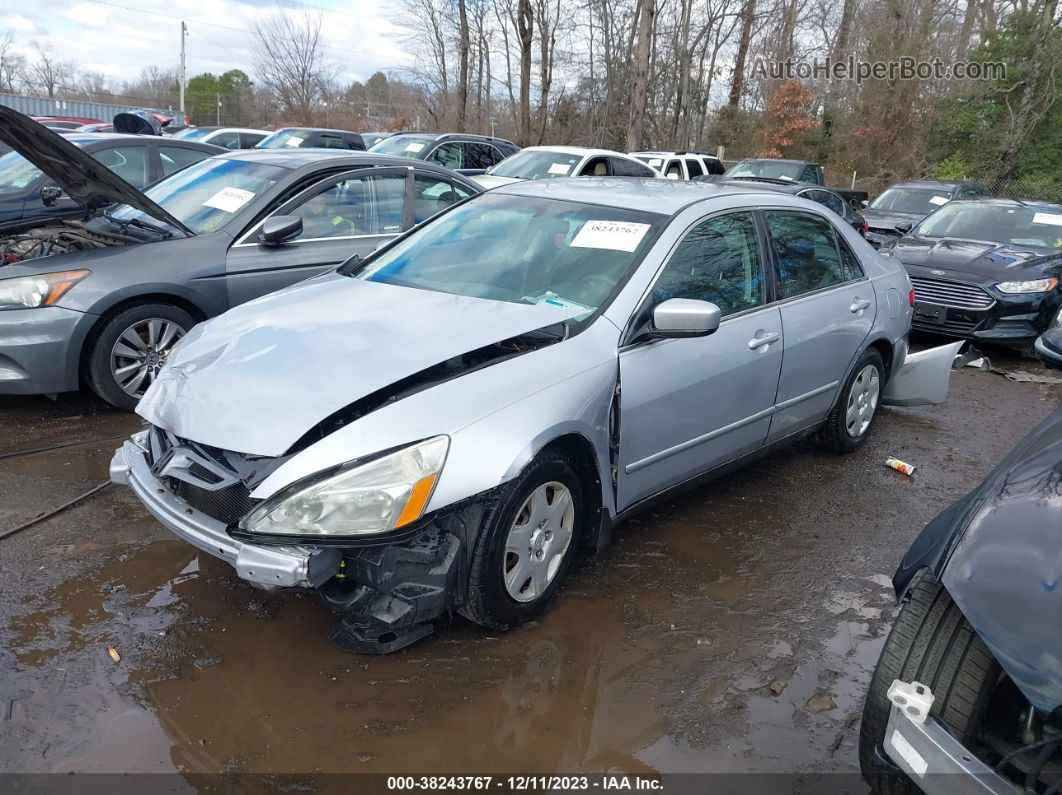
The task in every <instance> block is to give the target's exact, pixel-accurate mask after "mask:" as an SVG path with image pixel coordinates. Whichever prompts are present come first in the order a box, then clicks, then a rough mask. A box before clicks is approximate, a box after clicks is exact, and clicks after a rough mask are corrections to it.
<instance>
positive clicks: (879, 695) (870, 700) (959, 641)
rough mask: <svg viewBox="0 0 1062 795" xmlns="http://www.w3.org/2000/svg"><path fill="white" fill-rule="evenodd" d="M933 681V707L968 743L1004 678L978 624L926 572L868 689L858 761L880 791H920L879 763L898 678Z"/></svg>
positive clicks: (894, 628)
mask: <svg viewBox="0 0 1062 795" xmlns="http://www.w3.org/2000/svg"><path fill="white" fill-rule="evenodd" d="M896 679H900V680H901V681H904V682H907V683H911V682H913V681H917V682H921V683H922V684H924V685H928V686H929V689H930V690H931V691H932V693H933V696H934V699H933V707H932V709H931V711H930V714H931V715H932V716H934V717H935V718H937V720H939V721H940V722H941V723H942V724H943V725H944V727H945V728H946V729H947V730H948V731H949V732H951V733H952V734H953V735H954V736H955V737H956V738H957V739H958V740H959V741H960V742H961V743H963V744H964V745H967V746H968V745H969V744H970V743H971V742H972V741H973V739H974V737H975V736H976V734H977V732H978V730H979V729H980V728H981V724H982V721H983V719H984V717H985V711H986V709H987V708H988V703H989V700H990V699H991V697H992V694H993V692H995V689H996V685H997V684H998V682H999V679H1000V667H999V664H998V663H996V661H995V659H994V658H993V657H992V653H991V652H990V651H989V650H988V647H987V646H985V644H984V642H983V641H982V640H981V638H979V637H978V636H977V633H975V632H974V631H973V628H972V627H971V626H970V624H969V623H968V622H967V621H966V618H965V617H964V616H963V614H962V613H961V612H960V611H959V608H958V606H956V604H955V603H954V602H953V601H952V600H951V597H950V596H949V595H948V592H947V591H946V590H944V587H943V586H942V585H941V584H940V583H939V582H937V580H936V579H935V578H934V577H932V576H930V575H928V574H927V575H925V576H923V577H922V578H921V579H920V580H919V581H918V582H917V583H916V584H915V585H914V586H913V587H912V588H911V590H910V592H909V596H908V599H907V601H906V602H905V603H904V605H903V607H902V608H901V610H900V614H899V615H898V616H897V617H896V623H894V624H893V626H892V631H891V632H890V633H889V637H888V638H887V639H886V640H885V646H884V648H883V649H882V650H881V657H879V658H878V665H877V667H876V668H875V669H874V676H873V677H872V678H871V680H870V687H869V688H868V690H867V700H866V704H865V705H864V707H863V721H862V724H861V725H860V728H859V766H860V768H861V769H862V771H863V777H864V778H866V780H867V783H869V784H870V786H871V787H872V788H873V790H874V791H875V792H877V793H881V795H898V794H899V793H905V794H906V793H915V792H917V791H918V789H917V787H915V786H914V784H913V783H912V782H911V781H910V780H909V779H908V778H907V777H906V776H903V775H898V774H894V773H889V772H887V771H886V770H884V769H883V768H882V767H881V766H880V765H879V764H876V763H875V759H876V758H877V754H878V753H881V754H882V755H884V751H883V750H881V751H879V750H878V749H882V748H883V746H884V743H885V729H886V727H887V725H888V722H889V711H890V709H891V702H890V701H889V697H888V690H889V686H890V685H892V683H893V681H894V680H896Z"/></svg>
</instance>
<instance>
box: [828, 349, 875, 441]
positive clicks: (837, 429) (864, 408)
mask: <svg viewBox="0 0 1062 795" xmlns="http://www.w3.org/2000/svg"><path fill="white" fill-rule="evenodd" d="M884 376H885V364H884V363H883V362H882V360H881V354H880V353H878V352H877V351H876V350H874V349H873V348H868V349H867V350H865V351H863V355H862V356H860V357H859V361H857V362H856V365H855V367H853V368H852V372H851V374H850V375H849V376H848V380H847V381H845V384H844V388H843V389H842V390H841V393H840V395H839V396H838V397H837V402H836V403H835V404H834V406H833V409H832V410H831V411H830V414H829V416H828V417H827V418H826V422H825V424H824V425H823V426H822V430H821V431H820V432H819V439H820V441H821V442H822V445H823V446H824V447H826V448H827V449H829V450H833V451H834V452H836V453H853V452H855V451H856V450H858V449H859V448H860V447H862V446H863V445H864V444H865V443H866V440H867V435H868V434H869V433H870V428H871V426H872V425H873V424H874V420H875V419H876V418H877V413H878V401H879V400H880V398H881V388H882V385H883V382H884Z"/></svg>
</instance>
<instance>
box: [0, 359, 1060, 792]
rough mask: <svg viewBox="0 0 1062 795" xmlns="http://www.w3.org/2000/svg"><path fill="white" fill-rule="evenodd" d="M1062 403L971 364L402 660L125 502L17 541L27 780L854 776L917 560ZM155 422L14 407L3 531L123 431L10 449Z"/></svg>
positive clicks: (0, 510)
mask: <svg viewBox="0 0 1062 795" xmlns="http://www.w3.org/2000/svg"><path fill="white" fill-rule="evenodd" d="M993 363H994V364H995V365H996V366H997V367H1000V368H1002V369H1005V370H1021V371H1025V372H1031V373H1038V374H1046V371H1045V370H1044V369H1042V368H1040V367H1039V366H1038V365H1037V364H1035V363H1032V362H1028V361H1022V360H1019V359H1016V358H1008V357H1006V356H1001V355H997V356H994V357H993ZM1060 402H1062V387H1060V386H1056V385H1044V384H1039V383H1017V382H1014V381H1011V380H1008V379H1006V378H1004V377H1002V376H1000V375H996V374H992V373H987V372H982V371H977V370H973V369H970V368H966V369H963V370H959V371H956V372H955V374H954V376H953V379H952V391H951V396H950V399H949V400H948V402H947V403H946V404H944V405H942V406H937V407H930V408H918V409H903V410H897V409H892V410H885V411H883V413H882V415H881V416H880V418H879V423H878V425H877V427H876V430H875V431H874V434H873V437H872V438H871V439H870V442H869V443H868V444H867V445H866V446H865V447H864V448H863V449H862V450H861V451H859V452H858V453H856V454H855V455H853V456H849V457H836V456H833V455H830V454H827V453H824V452H822V451H820V450H818V449H816V448H815V447H814V446H812V445H810V444H801V445H799V446H797V447H795V448H791V449H790V450H787V451H784V452H782V453H779V454H776V455H774V456H772V457H770V458H767V459H765V460H763V461H761V462H759V463H757V464H754V465H753V466H751V467H749V468H747V469H745V470H744V471H741V472H738V473H736V474H733V475H731V476H729V477H726V478H725V479H723V480H720V481H717V482H716V483H714V484H711V485H709V486H707V487H704V488H702V489H700V490H698V491H696V492H694V493H691V494H689V495H687V496H684V497H682V498H680V499H676V500H674V501H673V502H670V503H668V504H666V505H663V506H661V507H658V508H656V509H654V510H653V511H652V512H650V513H647V514H643V515H642V516H640V517H638V518H636V519H633V520H631V521H629V522H627V523H626V524H625V525H623V526H621V527H620V528H618V530H617V533H616V537H615V543H614V544H613V546H612V547H611V548H610V549H609V550H608V551H607V552H606V553H605V554H604V556H603V557H602V558H600V559H599V560H596V561H590V560H586V559H584V560H583V561H582V562H581V563H580V564H579V565H577V566H576V567H574V568H573V571H572V574H571V576H570V577H569V581H568V583H567V586H566V587H565V588H564V589H563V592H562V593H561V594H560V598H559V599H558V600H557V601H556V603H555V606H554V607H553V609H551V610H550V611H549V612H548V614H547V615H546V616H545V617H544V618H543V620H541V621H539V622H536V623H534V624H532V625H529V626H527V627H524V628H522V629H519V630H517V631H514V632H511V633H508V634H505V635H501V636H499V635H495V634H490V633H488V632H485V631H484V630H482V629H480V628H478V627H476V626H473V625H471V624H469V623H468V622H466V621H464V620H463V619H460V618H455V619H454V620H453V622H452V623H451V624H450V625H449V626H443V627H440V628H439V631H437V632H436V634H435V635H434V636H432V637H430V638H428V639H427V640H425V641H422V642H421V643H419V644H417V645H416V646H414V647H412V648H410V649H407V650H406V651H403V652H400V653H398V654H395V655H392V656H389V657H371V658H370V657H358V656H354V655H350V654H346V653H344V652H342V651H340V650H339V649H337V648H335V647H333V646H332V645H331V643H330V641H329V640H328V632H329V629H330V627H331V624H332V618H331V617H330V616H329V614H327V613H326V612H325V610H324V609H323V608H322V606H321V605H320V604H319V603H318V602H317V601H316V600H315V599H314V598H312V597H309V596H300V595H293V594H274V595H270V594H264V593H262V592H259V591H255V590H253V589H251V588H250V587H249V586H247V585H245V584H244V583H242V582H240V581H239V580H238V579H237V578H236V577H235V576H234V574H233V573H232V572H231V570H230V569H229V568H228V567H227V566H226V565H224V564H222V563H220V562H219V561H216V560H214V559H213V558H210V557H207V556H206V555H203V554H201V553H198V552H197V551H196V550H194V549H193V548H192V547H190V546H188V545H187V544H185V543H182V542H180V541H177V540H175V539H174V538H172V537H171V536H170V535H169V534H168V533H167V532H166V531H165V530H163V529H162V528H161V527H160V526H158V525H157V524H156V523H155V522H154V521H153V520H152V519H151V518H150V517H149V516H148V515H147V513H146V512H145V511H144V510H143V509H142V508H141V507H140V505H139V504H138V503H137V501H136V500H135V499H134V498H133V497H132V496H131V494H130V493H129V492H128V491H126V490H124V489H121V488H119V487H111V488H109V489H107V490H105V491H103V492H102V493H101V494H99V495H97V496H95V497H94V498H92V499H90V500H88V501H86V502H85V503H83V504H81V505H78V506H77V507H74V508H72V509H71V510H68V511H66V512H64V513H62V514H61V515H59V516H57V517H55V518H53V519H50V520H48V521H46V522H44V523H41V524H38V525H36V526H34V527H31V528H29V529H27V530H24V531H22V532H20V533H18V534H17V535H13V536H10V537H8V538H6V539H3V540H0V639H2V649H0V772H7V773H11V772H18V773H43V772H52V773H56V772H58V773H69V772H78V773H88V772H121V773H130V772H132V773H142V772H163V773H166V772H168V773H174V772H177V773H180V774H182V776H183V777H181V778H178V777H171V779H172V780H173V781H177V782H181V783H182V786H183V785H189V786H193V787H194V786H196V781H197V779H195V778H194V777H193V774H196V773H230V774H231V773H310V772H329V773H332V772H336V773H337V772H344V773H351V772H392V773H417V772H425V773H441V772H454V773H472V772H478V773H482V772H493V773H507V772H537V773H547V772H562V773H575V772H580V771H587V772H591V771H593V772H604V771H614V772H630V773H638V772H646V773H652V772H654V771H662V772H677V771H682V772H697V771H715V772H718V771H732V772H740V771H746V770H756V771H777V772H784V773H789V774H793V773H800V774H807V775H808V776H810V777H815V776H820V775H822V774H828V773H833V772H848V773H851V772H852V771H855V770H856V769H857V763H856V741H857V734H858V723H859V714H860V709H861V702H862V695H863V692H864V689H865V687H866V684H867V681H868V679H869V676H870V674H871V671H872V668H873V665H874V663H875V661H876V658H877V655H878V652H879V650H880V648H881V645H882V642H883V640H884V636H885V633H886V632H887V630H888V627H889V623H890V620H891V618H892V616H893V614H894V604H893V595H892V593H891V590H890V583H889V580H890V576H891V573H892V571H893V570H894V568H895V565H896V563H897V562H898V560H899V558H900V556H901V555H902V553H903V552H904V551H905V549H906V547H907V545H908V544H909V543H910V541H911V540H912V539H913V538H914V536H915V534H916V533H917V532H918V531H919V529H920V528H921V527H922V525H923V524H924V523H925V522H926V521H927V520H929V519H930V518H931V517H932V516H933V515H934V514H936V513H937V512H938V511H940V510H941V509H942V508H943V507H945V506H946V505H947V504H948V503H950V502H952V501H953V500H954V499H956V498H957V497H959V496H960V495H961V494H963V493H964V492H966V491H967V490H969V489H970V488H971V487H972V486H974V485H975V484H976V483H977V482H978V481H979V480H980V479H981V478H982V477H983V476H984V475H985V474H986V473H987V472H988V471H989V470H990V469H991V468H992V466H993V465H994V464H995V463H996V462H997V461H998V460H999V459H1000V458H1001V457H1002V456H1003V454H1004V453H1005V452H1006V451H1007V450H1008V449H1009V448H1010V447H1011V446H1012V445H1013V444H1014V443H1015V442H1016V441H1017V440H1018V439H1019V438H1021V437H1022V436H1023V435H1024V434H1025V433H1026V432H1027V431H1028V430H1029V429H1030V428H1032V426H1033V425H1034V424H1036V422H1037V421H1039V420H1040V419H1041V418H1043V417H1044V416H1046V415H1047V414H1048V413H1049V411H1050V410H1051V409H1052V408H1054V407H1055V406H1057V405H1058V404H1059V403H1060ZM137 426H138V421H137V419H136V418H134V417H131V416H129V415H123V414H120V413H117V412H114V411H111V410H109V409H107V408H105V407H104V406H102V405H101V404H99V403H98V402H96V401H94V400H92V399H91V398H89V397H87V396H86V395H68V396H62V397H61V398H60V399H59V400H58V401H55V402H53V401H50V400H48V399H44V398H32V399H31V398H2V399H0V440H2V441H0V533H2V532H3V531H4V530H6V529H9V528H12V527H15V526H17V525H19V524H21V523H23V522H24V521H26V520H28V519H30V518H32V517H34V516H35V515H37V514H38V513H40V512H41V511H44V510H46V509H49V508H53V507H55V506H58V505H60V504H62V503H64V502H66V501H67V500H69V499H70V498H72V497H74V496H76V495H78V494H80V493H83V492H85V491H86V490H87V489H89V488H91V487H92V486H94V485H96V484H98V483H100V482H102V481H104V480H105V479H106V477H107V463H108V461H109V458H110V454H111V450H112V449H113V448H114V447H115V446H116V445H117V443H118V442H117V440H114V439H106V440H103V441H96V442H91V443H88V444H81V445H78V446H73V447H67V448H64V449H59V450H54V451H49V452H40V453H36V454H32V455H19V456H11V455H9V454H10V453H15V452H19V451H25V450H30V449H34V448H40V447H44V446H49V445H56V444H62V443H67V442H76V441H84V440H93V439H100V438H102V437H109V436H115V435H124V434H127V433H129V432H131V431H133V430H134V429H135V428H136V427H137ZM890 455H895V456H898V457H899V458H901V459H904V460H906V461H909V462H911V463H913V464H915V465H916V466H917V467H918V468H917V471H916V473H915V475H914V477H913V478H908V477H905V476H904V475H901V474H899V473H897V472H894V471H892V470H890V469H886V468H885V467H884V466H883V463H884V461H885V459H886V458H887V457H888V456H890ZM108 647H113V648H114V649H115V650H116V651H117V653H118V655H119V657H120V660H119V661H118V662H115V661H114V660H113V659H112V658H111V657H110V656H109V654H108ZM189 782H190V784H189ZM167 789H172V788H171V787H167ZM178 789H179V788H178Z"/></svg>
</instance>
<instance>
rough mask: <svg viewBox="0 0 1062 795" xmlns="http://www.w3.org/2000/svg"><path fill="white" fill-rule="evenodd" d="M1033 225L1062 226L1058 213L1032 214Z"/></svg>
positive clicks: (1061, 219)
mask: <svg viewBox="0 0 1062 795" xmlns="http://www.w3.org/2000/svg"><path fill="white" fill-rule="evenodd" d="M1033 223H1034V224H1050V225H1051V226H1062V215H1059V214H1058V213H1034V214H1033Z"/></svg>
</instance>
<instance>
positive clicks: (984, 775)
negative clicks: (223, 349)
mask: <svg viewBox="0 0 1062 795" xmlns="http://www.w3.org/2000/svg"><path fill="white" fill-rule="evenodd" d="M889 700H890V701H891V702H892V711H891V712H890V713H889V725H888V727H887V728H886V730H885V753H887V754H888V756H889V760H890V761H891V762H892V763H893V764H895V765H896V766H898V767H899V768H900V769H901V770H903V772H904V773H906V774H907V776H908V778H910V779H911V781H913V782H914V783H915V785H916V786H917V787H918V788H919V789H921V790H922V791H923V792H925V793H926V795H976V794H977V793H981V795H1018V793H1019V792H1020V790H1018V789H1017V788H1016V787H1015V786H1014V785H1013V784H1011V783H1010V782H1009V781H1007V780H1006V779H1005V778H1003V777H1002V776H1000V775H999V774H998V773H996V772H994V771H993V770H992V768H990V767H988V765H986V764H984V763H983V762H981V760H979V759H978V758H977V757H975V756H974V755H973V754H972V753H971V752H970V751H968V750H966V748H965V747H964V746H963V745H962V743H960V742H959V741H958V740H956V739H955V738H954V737H953V736H952V735H951V734H949V733H948V731H947V730H946V729H945V728H944V727H943V726H941V725H940V723H938V722H937V721H936V719H934V718H932V717H930V716H929V709H930V707H931V706H932V705H933V693H932V692H931V691H930V689H929V688H928V687H927V686H926V685H923V684H919V683H918V682H912V683H911V684H906V683H905V682H901V681H900V680H896V681H895V682H893V683H892V687H890V688H889Z"/></svg>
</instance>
